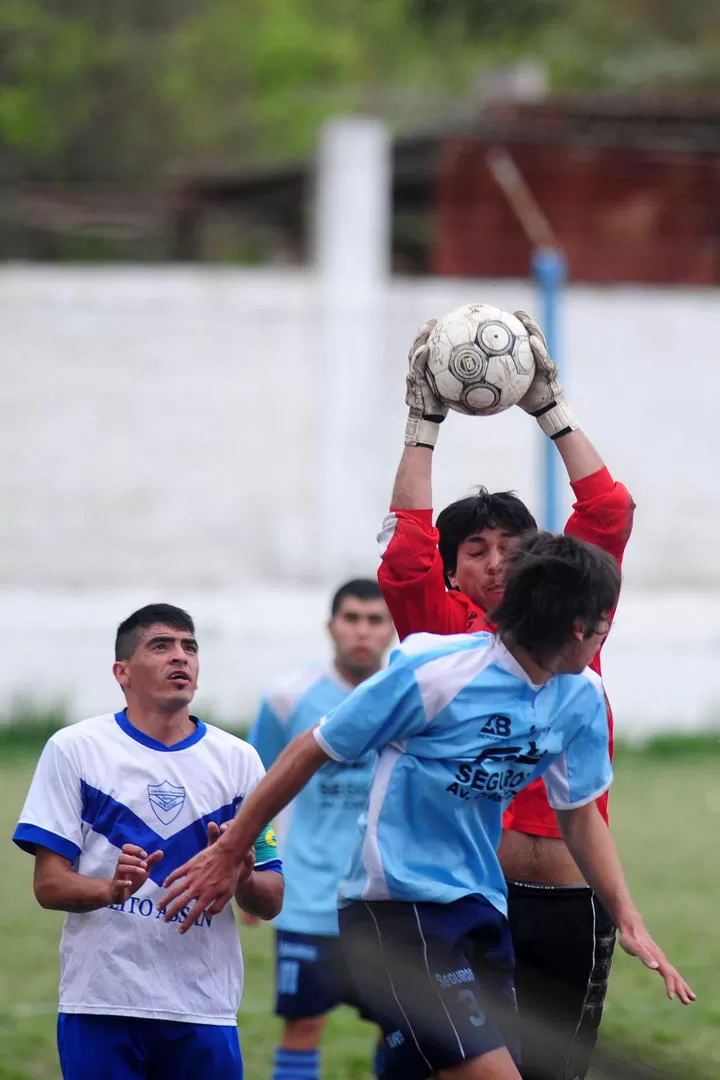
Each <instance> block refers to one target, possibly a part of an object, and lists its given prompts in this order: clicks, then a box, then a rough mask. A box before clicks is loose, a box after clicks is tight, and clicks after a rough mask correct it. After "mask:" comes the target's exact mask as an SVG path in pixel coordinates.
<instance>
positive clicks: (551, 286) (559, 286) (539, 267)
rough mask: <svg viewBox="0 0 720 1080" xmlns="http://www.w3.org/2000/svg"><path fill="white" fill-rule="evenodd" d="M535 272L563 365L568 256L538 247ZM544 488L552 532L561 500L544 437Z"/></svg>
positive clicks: (546, 326)
mask: <svg viewBox="0 0 720 1080" xmlns="http://www.w3.org/2000/svg"><path fill="white" fill-rule="evenodd" d="M532 272H533V277H534V279H535V284H536V286H537V289H538V292H539V294H540V299H541V300H542V318H541V320H540V325H541V327H542V329H543V330H544V332H545V337H546V338H547V343H548V347H549V349H550V355H551V357H552V358H553V360H554V362H555V363H556V364H557V365H558V367H560V363H559V360H560V342H559V332H558V322H559V311H560V306H561V302H562V295H563V286H564V284H565V279H566V273H567V264H566V262H565V256H564V255H563V253H562V252H561V251H558V249H557V248H552V247H539V248H536V249H535V251H534V252H533V256H532ZM543 441H544V443H545V447H544V452H543V469H542V487H543V520H542V525H543V527H544V528H545V529H550V531H551V532H557V531H558V530H559V529H560V500H559V497H558V472H557V469H558V461H557V457H558V455H557V452H556V450H555V447H554V446H553V445H552V440H551V439H548V438H546V437H545V436H543Z"/></svg>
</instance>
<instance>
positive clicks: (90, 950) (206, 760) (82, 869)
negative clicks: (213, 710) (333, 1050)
mask: <svg viewBox="0 0 720 1080" xmlns="http://www.w3.org/2000/svg"><path fill="white" fill-rule="evenodd" d="M264 773H265V770H264V769H263V767H262V764H261V762H260V759H259V757H258V755H257V753H256V752H255V750H253V748H252V747H251V746H248V744H247V743H246V742H243V740H242V739H238V738H237V737H236V736H235V735H231V734H230V733H229V732H227V731H222V730H221V729H220V728H215V727H211V726H210V725H206V724H203V723H202V722H200V721H198V722H197V724H196V729H195V731H194V732H193V733H192V734H191V735H189V736H188V738H186V739H184V740H183V741H182V742H179V743H176V744H175V745H174V746H165V745H164V744H163V743H160V742H157V741H156V740H155V739H152V738H150V736H148V735H145V734H144V733H143V732H141V731H139V730H138V729H137V728H135V727H133V725H132V724H131V723H130V722H129V720H128V718H127V716H126V714H125V713H124V712H122V713H117V714H116V715H113V714H112V713H108V714H107V715H104V716H96V717H93V718H92V719H90V720H81V721H80V722H79V723H77V724H71V725H70V726H69V727H66V728H62V729H61V730H60V731H58V732H56V733H55V734H54V735H53V736H52V738H51V739H50V740H49V742H48V743H47V744H46V745H45V748H44V750H43V752H42V755H41V756H40V760H39V762H38V764H37V767H36V769H35V775H34V777H33V780H32V784H31V786H30V791H29V793H28V796H27V799H26V801H25V806H24V807H23V810H22V813H21V814H20V820H19V823H18V825H17V828H16V830H15V833H14V836H13V839H14V840H15V843H16V844H18V846H19V847H21V848H22V849H23V850H24V851H28V852H30V853H31V854H34V853H35V851H36V848H37V847H38V846H40V847H44V848H49V849H50V851H54V852H55V853H56V854H58V855H62V856H64V858H66V859H69V860H70V862H71V863H72V864H73V867H74V869H75V870H77V872H78V873H80V874H85V875H87V876H88V877H97V878H103V877H104V878H110V877H112V876H113V874H114V872H115V866H116V864H117V860H118V857H119V855H120V849H121V848H122V846H123V844H138V845H139V846H140V847H142V848H144V850H145V851H147V852H148V854H150V853H151V852H153V851H156V850H157V849H160V850H162V851H163V852H164V855H163V858H162V859H161V860H160V862H159V863H158V864H157V866H156V867H155V868H154V869H153V871H152V873H151V875H150V877H149V878H148V880H147V881H146V882H145V884H144V885H143V886H142V887H141V888H140V889H138V891H137V892H136V893H134V895H133V896H131V897H130V898H129V900H126V901H125V903H124V904H111V905H109V906H108V907H104V908H99V909H98V910H96V911H88V912H84V913H82V914H69V915H67V917H66V919H65V925H64V927H63V933H62V941H61V946H60V956H61V977H60V1003H59V1009H60V1012H63V1013H97V1014H104V1015H117V1016H136V1017H145V1018H149V1019H155V1020H179V1021H184V1022H186V1023H197V1024H235V1022H236V1014H237V1010H238V1006H239V1004H240V998H241V995H242V985H243V964H242V952H241V949H240V939H239V936H238V932H237V927H236V925H235V919H234V916H233V912H232V908H231V906H230V905H229V904H228V905H227V906H226V907H225V908H224V910H223V911H221V912H220V913H219V914H218V915H214V916H212V917H210V916H208V915H206V914H203V915H201V916H200V918H199V919H198V921H197V923H196V924H195V925H194V926H193V927H191V929H190V931H189V932H188V933H187V934H186V935H184V936H182V937H181V935H180V934H179V932H178V927H177V925H176V923H177V922H178V921H181V920H182V919H183V918H184V917H185V914H187V911H184V912H182V913H181V914H180V915H179V916H177V917H176V919H175V920H174V922H173V923H166V922H165V921H164V919H163V917H162V915H161V913H160V911H159V910H158V906H157V905H158V900H159V899H160V897H161V896H162V895H163V894H164V892H165V890H164V889H163V887H162V883H163V881H164V880H165V878H166V877H167V875H168V874H170V873H171V872H172V871H173V870H175V869H176V868H177V867H178V866H181V865H182V864H183V863H184V862H186V861H187V860H188V859H189V858H191V857H192V856H193V855H195V854H197V852H198V851H201V850H202V849H203V848H205V847H206V846H207V829H208V824H209V822H211V821H214V822H216V824H218V825H222V824H223V823H224V822H226V821H230V820H231V819H232V818H233V817H234V816H235V814H236V812H237V810H238V807H239V806H240V804H241V803H242V801H243V799H244V798H245V796H246V795H248V794H249V793H250V792H251V791H252V790H253V788H254V787H255V786H256V785H257V784H258V783H259V782H260V780H261V779H262V777H263V776H264ZM255 858H256V863H255V866H256V869H263V870H277V871H281V870H282V864H281V862H280V860H279V859H278V857H277V845H276V843H275V840H274V836H273V833H272V830H271V829H268V830H265V832H264V833H263V835H262V837H261V838H260V839H259V840H258V842H257V844H256V846H255ZM187 910H189V909H187Z"/></svg>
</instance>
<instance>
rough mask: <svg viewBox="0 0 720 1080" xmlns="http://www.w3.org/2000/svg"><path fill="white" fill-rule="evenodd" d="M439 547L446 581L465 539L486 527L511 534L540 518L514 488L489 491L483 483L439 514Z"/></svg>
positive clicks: (532, 526) (454, 566)
mask: <svg viewBox="0 0 720 1080" xmlns="http://www.w3.org/2000/svg"><path fill="white" fill-rule="evenodd" d="M435 524H436V527H437V530H438V532H439V533H440V540H439V543H438V548H439V549H440V555H441V557H442V561H443V569H444V571H445V582H446V584H447V585H448V587H451V586H450V579H449V575H450V574H454V573H455V570H456V569H457V553H458V548H459V547H460V545H461V544H462V542H463V540H467V538H468V536H472V535H473V533H478V532H482V530H483V529H504V530H505V531H506V532H508V533H509V534H510V535H511V536H519V535H520V533H524V532H529V531H530V530H531V529H537V522H536V521H535V518H534V517H533V516H532V514H531V513H530V511H529V510H528V508H527V506H526V505H525V503H524V502H522V501H521V500H520V499H518V497H517V495H515V494H514V493H513V492H512V491H494V492H492V493H491V492H489V491H488V489H487V488H485V487H479V488H478V489H477V491H476V492H475V493H474V494H473V495H468V496H467V498H465V499H458V500H457V501H456V502H453V503H450V505H449V506H446V507H445V509H444V510H441V511H440V513H439V514H438V517H437V521H436V523H435Z"/></svg>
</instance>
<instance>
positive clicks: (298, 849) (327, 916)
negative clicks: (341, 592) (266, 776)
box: [248, 662, 377, 935]
mask: <svg viewBox="0 0 720 1080" xmlns="http://www.w3.org/2000/svg"><path fill="white" fill-rule="evenodd" d="M351 692H352V687H351V686H350V684H349V683H347V682H345V680H344V679H342V678H341V677H340V675H339V674H338V671H337V669H336V668H335V665H334V664H333V663H332V662H330V663H323V664H313V665H308V666H307V667H303V668H300V669H298V670H296V671H293V672H291V673H290V674H289V675H286V676H285V677H284V678H283V679H281V680H280V681H279V682H278V683H276V684H275V686H273V687H272V688H271V689H270V690H269V692H268V693H267V695H266V696H265V698H264V700H263V702H262V704H261V707H260V711H259V713H258V716H257V719H256V720H255V723H254V725H253V727H252V729H251V731H250V734H249V736H248V739H249V741H250V742H251V743H252V745H253V746H254V747H255V749H256V750H257V752H258V753H259V755H260V757H261V759H262V762H263V765H264V766H265V768H266V769H269V768H270V766H271V765H272V764H273V762H274V761H275V759H276V758H277V757H278V755H279V754H280V753H281V751H282V750H283V749H284V748H285V747H286V746H287V744H288V743H289V742H291V741H292V740H293V739H294V738H295V736H296V735H299V734H300V733H301V732H303V731H307V729H308V728H312V727H315V725H316V724H318V723H319V722H320V720H321V719H322V718H323V717H324V716H325V715H327V713H329V712H331V711H332V710H333V709H335V708H336V707H337V706H338V705H340V704H342V702H344V701H345V699H346V698H347V697H348V696H349V695H350V693H351ZM376 761H377V755H376V754H375V753H374V752H370V753H367V754H359V755H357V757H355V758H353V760H352V761H347V762H346V761H337V762H334V761H332V762H328V764H327V765H324V766H323V767H322V768H321V769H320V770H319V771H318V772H317V773H316V774H315V776H314V777H313V778H312V779H311V780H310V782H309V783H308V784H307V786H306V787H304V788H303V790H302V791H301V792H300V794H299V795H298V796H297V798H296V799H294V800H293V802H292V803H291V804H290V806H289V807H288V809H287V810H286V811H284V813H283V815H282V817H281V819H280V821H279V823H278V833H279V835H280V846H281V850H282V857H283V866H284V869H285V899H284V901H283V908H282V911H281V913H280V914H279V915H278V917H277V918H276V919H275V925H276V926H277V928H278V929H279V930H289V931H292V932H293V933H296V934H320V935H334V934H337V933H338V915H337V890H338V883H339V881H340V879H341V878H342V876H343V874H344V873H345V871H346V870H347V868H348V863H349V860H350V852H351V850H352V846H353V844H354V842H355V837H356V835H357V822H358V817H359V816H360V814H361V812H362V811H363V810H365V808H366V806H367V801H368V796H369V794H370V782H371V779H372V774H373V770H374V767H375V763H376Z"/></svg>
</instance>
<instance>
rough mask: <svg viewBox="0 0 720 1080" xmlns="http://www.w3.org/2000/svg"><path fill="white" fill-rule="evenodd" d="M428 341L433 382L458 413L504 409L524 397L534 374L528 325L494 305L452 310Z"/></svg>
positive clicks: (482, 413) (484, 413)
mask: <svg viewBox="0 0 720 1080" xmlns="http://www.w3.org/2000/svg"><path fill="white" fill-rule="evenodd" d="M427 343H428V350H429V351H428V361H427V378H428V382H429V383H430V385H431V387H432V389H433V390H434V391H435V392H436V393H437V395H438V397H440V398H442V400H443V401H444V402H445V404H446V405H449V406H450V408H451V409H455V410H456V412H461V413H469V414H471V415H472V416H492V414H493V413H499V412H503V411H504V410H505V409H509V408H510V406H511V405H515V404H517V402H518V401H520V399H521V398H522V397H524V395H525V394H526V393H527V391H528V390H529V388H530V383H531V382H532V380H533V377H534V375H535V360H534V358H533V353H532V349H531V347H530V340H529V338H528V333H527V331H526V329H525V327H524V326H523V324H522V323H521V322H520V320H519V319H518V318H516V317H515V316H514V315H511V314H510V313H509V312H508V311H502V309H501V308H496V307H491V306H490V305H489V304H465V305H464V306H463V307H460V308H456V310H455V311H451V312H450V314H449V315H446V316H445V317H444V318H442V319H440V320H439V321H438V323H437V325H436V326H435V327H434V328H433V330H431V331H430V336H429V337H428V341H427Z"/></svg>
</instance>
